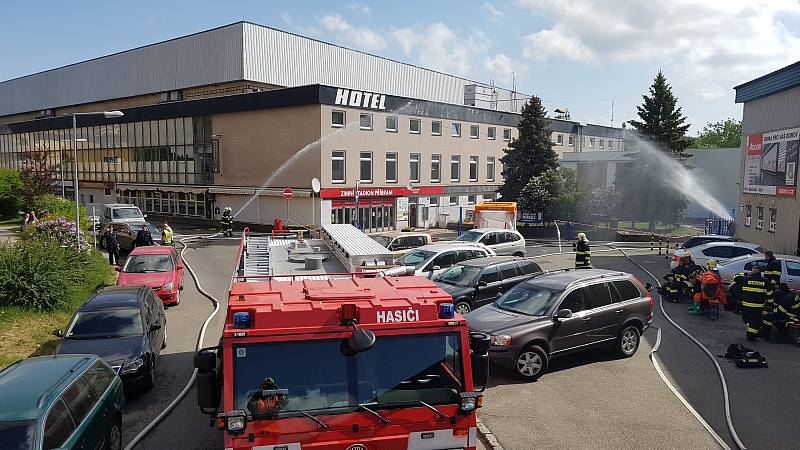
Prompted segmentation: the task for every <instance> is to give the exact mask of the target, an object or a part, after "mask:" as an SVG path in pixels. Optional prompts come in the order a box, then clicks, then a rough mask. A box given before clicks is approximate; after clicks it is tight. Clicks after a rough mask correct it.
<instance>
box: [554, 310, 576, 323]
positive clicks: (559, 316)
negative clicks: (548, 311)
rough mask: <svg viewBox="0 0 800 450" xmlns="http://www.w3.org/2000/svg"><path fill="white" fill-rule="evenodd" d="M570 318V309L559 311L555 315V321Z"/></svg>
mask: <svg viewBox="0 0 800 450" xmlns="http://www.w3.org/2000/svg"><path fill="white" fill-rule="evenodd" d="M570 318H572V310H571V309H566V308H565V309H559V310H558V312H557V313H556V316H555V319H557V320H558V319H570Z"/></svg>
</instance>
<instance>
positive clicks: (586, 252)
mask: <svg viewBox="0 0 800 450" xmlns="http://www.w3.org/2000/svg"><path fill="white" fill-rule="evenodd" d="M591 266H592V249H591V248H590V247H589V240H588V239H586V234H585V233H578V242H576V243H575V268H576V269H581V268H590V267H591Z"/></svg>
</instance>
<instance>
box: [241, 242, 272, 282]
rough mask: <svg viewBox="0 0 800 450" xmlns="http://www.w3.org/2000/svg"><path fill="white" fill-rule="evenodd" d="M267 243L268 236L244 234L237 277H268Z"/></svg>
mask: <svg viewBox="0 0 800 450" xmlns="http://www.w3.org/2000/svg"><path fill="white" fill-rule="evenodd" d="M269 243H270V238H269V236H251V235H249V234H245V238H244V240H243V247H242V249H241V256H240V260H239V270H238V275H239V276H245V277H248V276H255V277H259V276H265V275H270V265H269Z"/></svg>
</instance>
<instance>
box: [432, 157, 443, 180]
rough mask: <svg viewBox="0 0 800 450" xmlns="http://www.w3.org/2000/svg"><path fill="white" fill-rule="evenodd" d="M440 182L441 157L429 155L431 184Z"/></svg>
mask: <svg viewBox="0 0 800 450" xmlns="http://www.w3.org/2000/svg"><path fill="white" fill-rule="evenodd" d="M440 181H442V155H431V183H438V182H440Z"/></svg>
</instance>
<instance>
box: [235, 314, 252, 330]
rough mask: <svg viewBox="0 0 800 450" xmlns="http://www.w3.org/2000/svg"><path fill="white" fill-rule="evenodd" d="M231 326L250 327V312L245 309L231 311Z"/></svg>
mask: <svg viewBox="0 0 800 450" xmlns="http://www.w3.org/2000/svg"><path fill="white" fill-rule="evenodd" d="M233 328H250V313H249V312H247V311H239V312H235V313H233Z"/></svg>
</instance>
